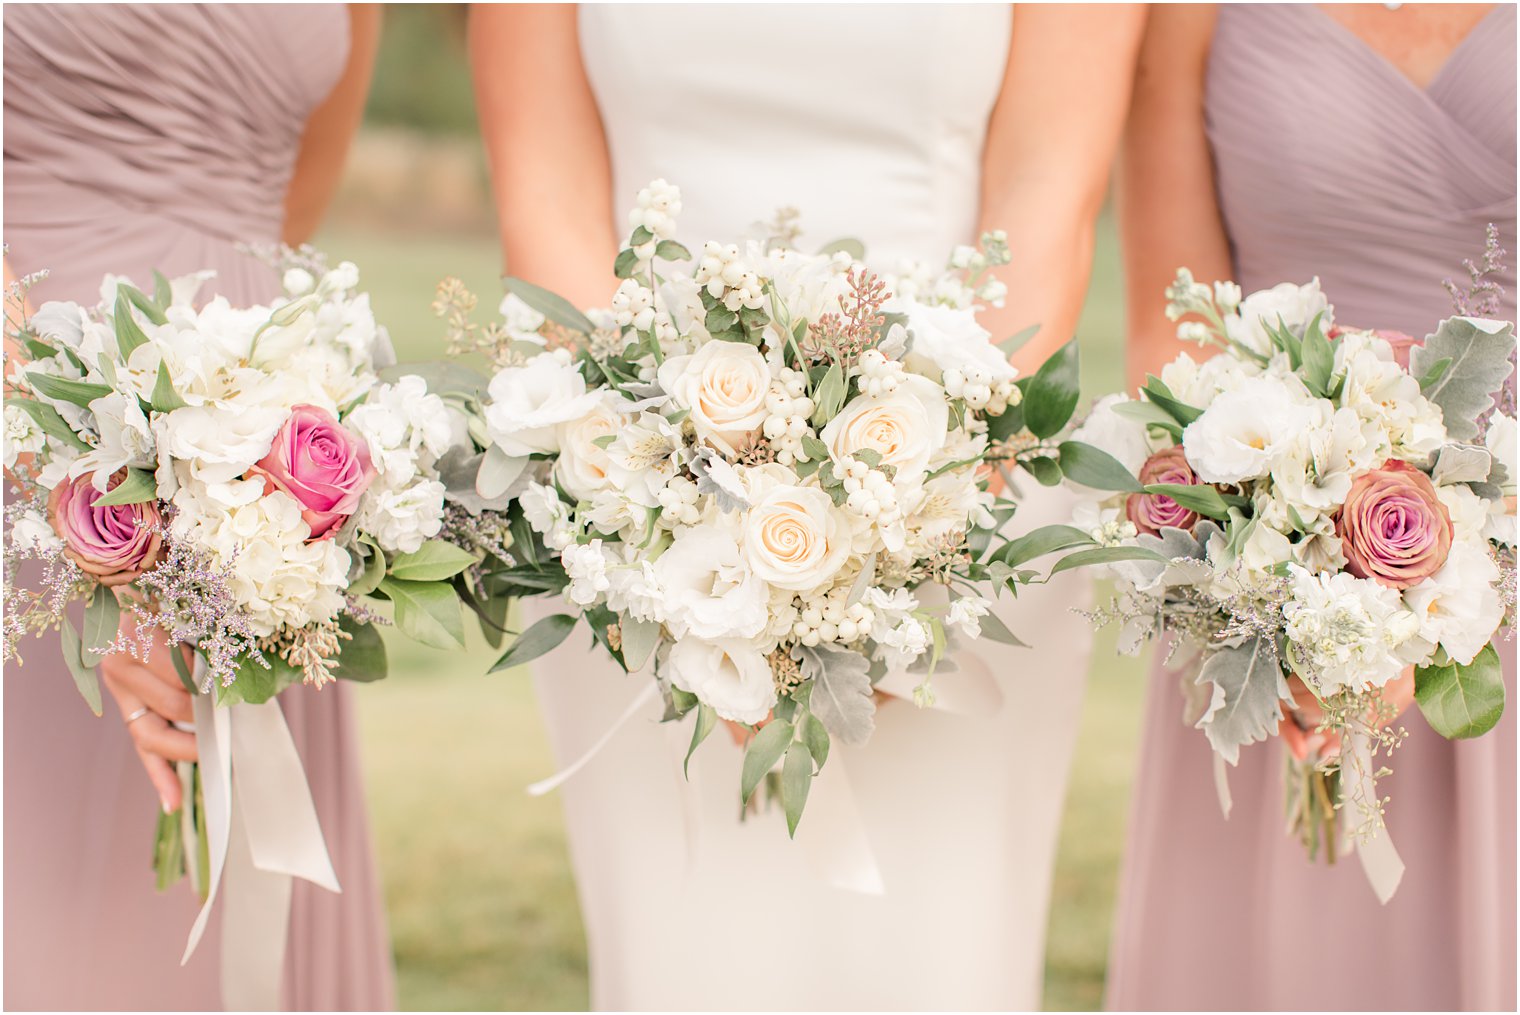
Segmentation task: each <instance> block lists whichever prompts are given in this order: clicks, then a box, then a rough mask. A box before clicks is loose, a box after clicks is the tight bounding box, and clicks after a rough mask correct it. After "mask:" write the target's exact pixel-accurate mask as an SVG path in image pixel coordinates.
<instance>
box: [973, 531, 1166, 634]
mask: <svg viewBox="0 0 1520 1015" xmlns="http://www.w3.org/2000/svg"><path fill="white" fill-rule="evenodd" d="M1119 560H1150V561H1159V562H1161V563H1163V564H1164V563H1167V562H1168V561H1170V560H1171V558H1170V557H1163V556H1162V555H1161V554H1159V553H1157V552H1156V551H1155V550H1148V549H1146V548H1145V547H1143V546H1095V547H1093V548H1092V549H1089V550H1078V551H1077V552H1076V553H1069V554H1067V555H1066V556H1064V557H1062V558H1061V559H1060V560H1058V561H1056V566H1055V567H1053V568H1051V569H1050V574H1049V575H1046V577H1047V578H1048V577H1051V576H1053V575H1058V574H1060V573H1061V572H1062V571H1070V570H1071V569H1072V568H1077V567H1090V566H1092V565H1094V564H1112V563H1114V562H1115V561H1119ZM986 620H987V618H986V617H983V618H982V622H983V623H986Z"/></svg>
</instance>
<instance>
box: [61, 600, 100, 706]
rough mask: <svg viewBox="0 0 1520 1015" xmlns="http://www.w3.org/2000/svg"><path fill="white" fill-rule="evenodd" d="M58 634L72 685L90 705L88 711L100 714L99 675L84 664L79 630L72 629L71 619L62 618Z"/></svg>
mask: <svg viewBox="0 0 1520 1015" xmlns="http://www.w3.org/2000/svg"><path fill="white" fill-rule="evenodd" d="M58 634H59V640H60V641H61V642H62V647H63V662H64V665H66V666H67V667H68V668H69V673H70V675H72V676H73V678H74V686H75V687H77V688H79V693H80V694H81V695H82V696H83V697H84V701H85V704H86V705H89V706H90V711H91V712H94V713H95V714H96V715H100V714H101V710H100V677H99V676H98V675H97V674H96V672H95V668H94V667H93V666H86V665H85V663H84V659H83V657H82V656H81V649H82V648H83V646H82V645H81V643H80V641H79V632H77V631H75V630H74V625H73V623H72V622H71V621H69V620H68V619H67V618H64V621H63V623H61V624H60V625H59V626H58Z"/></svg>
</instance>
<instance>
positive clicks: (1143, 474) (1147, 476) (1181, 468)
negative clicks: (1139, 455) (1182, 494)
mask: <svg viewBox="0 0 1520 1015" xmlns="http://www.w3.org/2000/svg"><path fill="white" fill-rule="evenodd" d="M1140 482H1141V483H1143V484H1145V485H1146V486H1150V485H1151V484H1152V483H1177V484H1179V485H1183V486H1196V485H1197V484H1198V477H1197V476H1195V475H1193V467H1192V466H1190V465H1188V460H1187V455H1186V454H1185V453H1184V452H1183V450H1182V445H1181V444H1174V445H1172V446H1171V447H1169V448H1163V449H1162V450H1160V451H1158V452H1156V453H1155V454H1154V455H1151V456H1150V457H1149V458H1147V459H1146V460H1145V464H1144V465H1142V466H1140ZM1124 513H1125V514H1127V515H1128V516H1129V520H1130V521H1132V522H1134V523H1135V528H1136V529H1139V530H1140V531H1141V532H1144V533H1148V534H1149V535H1152V536H1154V535H1158V534H1160V532H1161V530H1162V529H1163V528H1168V527H1170V528H1174V529H1191V528H1192V527H1193V523H1194V522H1196V521H1198V513H1197V512H1196V511H1190V510H1188V509H1187V508H1185V507H1183V506H1182V505H1181V504H1178V503H1177V502H1176V501H1174V500H1172V498H1170V497H1167V496H1165V495H1163V494H1159V493H1132V494H1130V496H1129V499H1128V500H1127V501H1125V502H1124Z"/></svg>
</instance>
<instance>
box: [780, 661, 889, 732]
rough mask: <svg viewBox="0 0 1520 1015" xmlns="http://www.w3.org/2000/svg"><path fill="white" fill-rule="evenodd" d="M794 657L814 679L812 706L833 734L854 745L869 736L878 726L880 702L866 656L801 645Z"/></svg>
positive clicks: (824, 726)
mask: <svg viewBox="0 0 1520 1015" xmlns="http://www.w3.org/2000/svg"><path fill="white" fill-rule="evenodd" d="M792 658H794V659H796V660H797V662H798V664H799V665H800V666H801V667H802V675H803V676H804V677H805V678H807V679H809V680H811V681H813V696H812V698H811V699H809V702H810V707H811V708H812V712H813V715H814V716H815V717H816V718H817V719H818V721H819V722H821V723H823V728H824V729H826V730H828V732H829V734H830V736H832V737H833V738H834V739H836V740H840V741H842V742H843V743H846V744H848V745H850V746H851V747H859V746H860V745H862V744H864V743H865V742H866V741H867V740H869V739H870V738H871V733H872V732H873V731H874V730H875V729H876V702H875V701H874V700H873V699H872V697H871V677H870V674H869V672H868V671H869V669H870V663H868V662H867V661H866V658H865V656H863V655H861V654H859V653H858V652H846V651H844V650H842V649H836V648H827V647H825V646H822V645H819V646H817V647H816V648H808V647H807V646H805V645H799V646H797V647H796V648H794V649H793V650H792Z"/></svg>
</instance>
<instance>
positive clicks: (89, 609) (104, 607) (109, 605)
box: [80, 585, 121, 665]
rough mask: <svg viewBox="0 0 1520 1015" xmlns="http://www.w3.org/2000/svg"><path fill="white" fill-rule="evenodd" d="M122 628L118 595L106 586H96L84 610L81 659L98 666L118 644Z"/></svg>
mask: <svg viewBox="0 0 1520 1015" xmlns="http://www.w3.org/2000/svg"><path fill="white" fill-rule="evenodd" d="M120 626H121V603H120V602H118V601H117V599H116V594H115V593H114V592H112V591H111V590H110V589H108V588H106V587H105V586H104V585H97V586H95V594H94V595H93V596H91V597H90V602H89V603H88V605H86V606H85V608H84V637H83V639H82V642H81V646H80V659H81V660H82V661H86V662H89V663H90V664H92V665H93V664H96V663H99V662H100V657H101V656H103V655H105V654H106V652H107V651H109V650H110V648H111V646H112V645H113V644H115V642H116V631H117V629H118V628H119V627H120Z"/></svg>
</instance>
